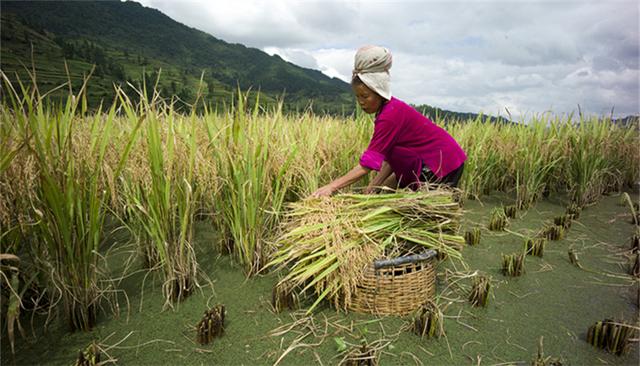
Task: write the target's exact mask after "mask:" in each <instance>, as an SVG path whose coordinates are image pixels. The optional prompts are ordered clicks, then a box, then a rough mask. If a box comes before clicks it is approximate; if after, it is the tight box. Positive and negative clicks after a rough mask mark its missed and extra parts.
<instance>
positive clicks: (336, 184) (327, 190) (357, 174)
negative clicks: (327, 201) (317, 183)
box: [311, 164, 371, 197]
mask: <svg viewBox="0 0 640 366" xmlns="http://www.w3.org/2000/svg"><path fill="white" fill-rule="evenodd" d="M370 170H371V169H369V168H365V167H363V166H361V165H360V164H358V165H356V166H355V167H354V168H353V169H351V170H350V171H349V172H348V173H347V174H345V175H343V176H342V177H340V178H338V179H336V180H334V181H333V182H331V183H329V184H327V185H326V186H324V187H321V188H319V189H318V190H317V191H315V192H313V193H312V194H311V197H329V196H331V195H332V194H333V193H334V192H335V191H337V190H339V189H340V188H344V187H346V186H348V185H350V184H351V183H353V182H355V181H357V180H358V179H360V178H362V176H364V175H365V174H367V173H369V171H370Z"/></svg>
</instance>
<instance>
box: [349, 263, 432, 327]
mask: <svg viewBox="0 0 640 366" xmlns="http://www.w3.org/2000/svg"><path fill="white" fill-rule="evenodd" d="M436 256H437V252H436V251H434V250H427V251H425V252H424V253H421V254H417V255H410V256H405V257H399V258H394V259H391V260H379V261H375V262H373V263H372V264H370V265H369V266H367V268H366V269H365V271H364V278H363V280H362V282H361V283H360V284H359V285H358V286H357V287H356V291H355V292H354V294H353V295H352V298H351V305H350V307H349V309H350V310H352V311H355V312H359V313H369V314H376V315H406V314H408V313H411V312H413V311H415V310H416V309H418V308H419V307H420V306H421V305H422V304H424V303H425V301H427V300H429V299H433V297H434V295H435V292H436V270H435V265H434V262H435V258H436Z"/></svg>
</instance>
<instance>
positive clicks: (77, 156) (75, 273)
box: [26, 82, 127, 330]
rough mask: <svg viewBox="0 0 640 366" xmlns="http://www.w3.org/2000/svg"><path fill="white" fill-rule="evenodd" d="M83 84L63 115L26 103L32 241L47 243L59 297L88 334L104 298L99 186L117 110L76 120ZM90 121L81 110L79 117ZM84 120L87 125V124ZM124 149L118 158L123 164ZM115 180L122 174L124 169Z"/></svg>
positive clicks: (102, 214)
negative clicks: (33, 178) (33, 177)
mask: <svg viewBox="0 0 640 366" xmlns="http://www.w3.org/2000/svg"><path fill="white" fill-rule="evenodd" d="M85 87H86V82H85V85H84V86H83V88H82V90H81V91H80V93H79V95H78V97H76V96H69V98H68V99H67V102H66V104H65V105H64V107H63V108H61V109H60V110H52V109H48V108H45V107H44V106H43V103H42V100H37V99H31V100H27V103H28V104H29V113H28V114H27V115H26V118H27V119H28V124H29V131H30V133H31V136H32V138H33V146H32V153H33V156H34V158H35V161H36V162H37V167H38V185H37V190H36V193H35V196H36V197H35V202H34V204H33V210H34V212H35V216H36V217H37V218H38V221H37V224H35V225H34V228H33V229H34V235H36V236H37V237H38V238H39V241H40V243H42V245H44V248H45V250H46V253H47V256H49V258H48V259H49V260H46V259H45V258H43V259H45V260H43V263H42V264H43V265H44V266H46V267H49V269H48V272H49V273H50V274H51V282H52V283H53V285H54V286H55V288H56V289H57V290H58V291H60V293H61V295H62V300H63V304H64V309H65V314H66V316H67V320H68V322H69V325H70V327H71V329H82V330H88V329H90V328H91V327H93V325H94V324H95V322H96V317H97V311H98V305H99V301H100V298H101V295H102V294H103V292H102V290H103V289H102V288H101V287H100V286H99V284H98V259H99V254H98V248H99V247H100V244H101V242H102V241H103V239H104V231H103V225H104V220H105V217H106V213H107V207H106V201H107V199H108V197H107V195H106V194H105V191H104V187H103V184H102V175H103V172H104V171H103V169H102V162H103V160H104V156H105V150H106V147H107V144H108V143H109V140H110V136H111V134H112V128H113V120H114V116H115V111H116V107H117V106H116V104H113V105H112V107H111V108H110V110H109V112H108V113H106V115H103V113H102V112H101V111H100V110H98V112H97V113H96V114H95V116H94V117H92V118H88V117H84V118H85V119H80V118H78V116H77V114H76V112H77V110H78V108H79V105H80V103H82V104H83V105H86V100H85V99H84V98H85V94H84V90H85ZM80 114H81V115H83V116H84V115H85V112H84V110H81V111H80ZM83 122H86V125H83V124H82V123H83ZM126 154H127V151H126V150H125V152H123V153H122V155H121V159H120V161H121V163H122V162H124V161H125V160H126ZM122 166H123V164H119V166H118V167H117V168H116V169H115V174H116V175H117V174H119V169H120V168H121V167H122Z"/></svg>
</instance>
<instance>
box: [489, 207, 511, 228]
mask: <svg viewBox="0 0 640 366" xmlns="http://www.w3.org/2000/svg"><path fill="white" fill-rule="evenodd" d="M508 222H509V221H508V219H507V216H506V215H505V214H504V210H502V209H501V208H499V207H496V208H494V209H493V210H492V211H491V217H490V219H489V224H488V226H487V227H488V228H489V230H491V231H502V230H504V228H505V227H506V226H507V223H508Z"/></svg>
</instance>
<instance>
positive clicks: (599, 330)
mask: <svg viewBox="0 0 640 366" xmlns="http://www.w3.org/2000/svg"><path fill="white" fill-rule="evenodd" d="M637 333H638V328H637V327H635V326H633V325H631V324H627V323H626V322H624V321H614V320H611V319H605V320H603V321H598V322H596V323H595V324H594V325H592V326H590V327H589V330H588V331H587V342H588V343H589V344H591V345H593V346H594V347H597V348H602V349H604V350H606V351H607V352H610V353H613V354H614V355H618V356H621V355H624V354H626V353H627V352H629V350H630V349H631V341H632V339H634V338H635V337H636V334H637Z"/></svg>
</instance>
